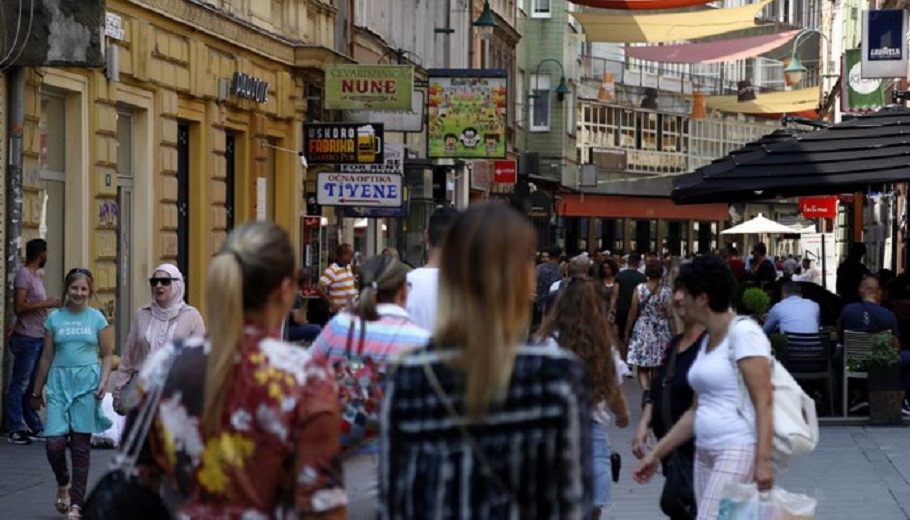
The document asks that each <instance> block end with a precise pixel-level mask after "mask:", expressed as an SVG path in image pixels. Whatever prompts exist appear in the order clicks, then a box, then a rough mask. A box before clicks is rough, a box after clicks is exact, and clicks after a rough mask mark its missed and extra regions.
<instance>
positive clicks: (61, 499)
mask: <svg viewBox="0 0 910 520" xmlns="http://www.w3.org/2000/svg"><path fill="white" fill-rule="evenodd" d="M54 508H56V509H57V512H58V513H60V514H66V513H68V512H69V511H70V510H71V509H72V508H71V507H70V487H69V485H66V486H59V487H57V500H56V501H55V502H54Z"/></svg>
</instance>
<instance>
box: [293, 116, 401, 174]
mask: <svg viewBox="0 0 910 520" xmlns="http://www.w3.org/2000/svg"><path fill="white" fill-rule="evenodd" d="M382 140H383V127H382V125H381V124H377V123H368V124H357V123H304V125H303V150H304V154H305V155H306V159H307V162H308V163H309V164H344V163H348V164H375V163H382V159H383V154H382Z"/></svg>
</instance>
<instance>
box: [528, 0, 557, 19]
mask: <svg viewBox="0 0 910 520" xmlns="http://www.w3.org/2000/svg"><path fill="white" fill-rule="evenodd" d="M531 2H532V3H531V18H550V17H551V16H553V13H552V11H551V9H550V0H531Z"/></svg>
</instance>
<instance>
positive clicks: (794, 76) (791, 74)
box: [784, 29, 830, 85]
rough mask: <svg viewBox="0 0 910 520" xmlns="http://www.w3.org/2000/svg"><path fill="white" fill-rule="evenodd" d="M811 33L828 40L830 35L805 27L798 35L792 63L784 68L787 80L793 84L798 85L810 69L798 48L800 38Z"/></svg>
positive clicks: (792, 54) (794, 44) (791, 55)
mask: <svg viewBox="0 0 910 520" xmlns="http://www.w3.org/2000/svg"><path fill="white" fill-rule="evenodd" d="M810 34H818V35H819V36H821V37H822V38H824V39H825V40H826V41H828V37H827V36H825V33H823V32H821V31H818V30H816V29H805V30H803V31H802V32H800V33H799V34H797V35H796V39H794V40H793V51H792V52H791V53H790V63H789V64H788V65H787V68H785V69H784V74H785V75H786V76H787V81H789V82H790V84H791V85H798V84H799V83H800V82H801V81H802V80H803V76H804V75H805V74H806V71H807V70H808V69H806V67H805V66H804V65H803V63H802V62H801V61H800V60H799V52H798V51H797V50H796V49H797V48H798V47H799V42H800V40H802V39H803V37H805V36H808V35H810ZM829 43H830V41H829Z"/></svg>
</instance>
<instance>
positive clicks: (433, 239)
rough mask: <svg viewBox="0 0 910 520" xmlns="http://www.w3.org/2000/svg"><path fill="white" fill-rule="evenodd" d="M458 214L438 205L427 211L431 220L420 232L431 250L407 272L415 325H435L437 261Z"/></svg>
mask: <svg viewBox="0 0 910 520" xmlns="http://www.w3.org/2000/svg"><path fill="white" fill-rule="evenodd" d="M456 216H458V212H457V211H455V209H453V208H449V207H443V208H437V209H436V210H435V211H433V214H432V215H430V222H429V224H428V225H427V229H426V231H424V233H423V239H424V242H426V243H427V245H428V246H429V248H430V250H429V252H428V256H427V263H426V264H425V265H424V266H423V267H420V268H418V269H414V270H413V271H411V272H410V273H408V303H407V309H408V314H410V315H411V319H413V320H414V322H415V323H417V325H419V326H420V327H422V328H423V329H425V330H428V331H430V332H433V329H434V328H435V326H436V310H437V308H438V307H439V301H438V293H439V264H440V262H441V261H442V241H443V239H445V234H446V232H447V231H448V230H449V227H451V225H452V221H454V220H455V217H456Z"/></svg>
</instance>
